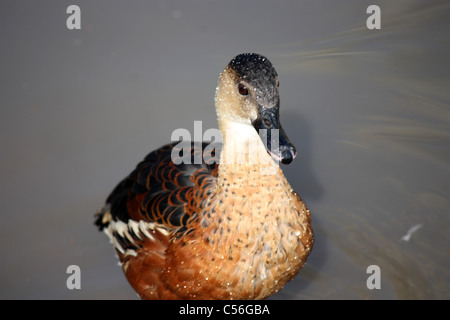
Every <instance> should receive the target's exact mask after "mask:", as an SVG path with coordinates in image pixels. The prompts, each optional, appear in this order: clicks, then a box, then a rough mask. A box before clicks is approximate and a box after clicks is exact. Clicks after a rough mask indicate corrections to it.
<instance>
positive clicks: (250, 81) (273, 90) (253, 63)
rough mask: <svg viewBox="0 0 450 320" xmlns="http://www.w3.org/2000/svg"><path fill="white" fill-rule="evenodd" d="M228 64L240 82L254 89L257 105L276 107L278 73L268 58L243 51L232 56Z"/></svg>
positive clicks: (277, 102) (277, 100)
mask: <svg viewBox="0 0 450 320" xmlns="http://www.w3.org/2000/svg"><path fill="white" fill-rule="evenodd" d="M229 66H230V68H231V69H233V70H234V71H235V72H236V74H237V75H238V76H239V78H241V81H242V82H244V83H246V84H247V85H250V86H251V87H252V88H253V89H254V91H255V98H256V100H257V102H258V104H259V105H261V106H265V107H276V106H277V105H278V104H279V102H280V100H279V95H278V74H277V72H276V71H275V68H274V67H273V66H272V63H271V62H270V61H269V59H267V58H266V57H264V56H262V55H260V54H256V53H243V54H240V55H238V56H236V57H234V58H233V60H231V61H230V63H229ZM278 107H279V106H278Z"/></svg>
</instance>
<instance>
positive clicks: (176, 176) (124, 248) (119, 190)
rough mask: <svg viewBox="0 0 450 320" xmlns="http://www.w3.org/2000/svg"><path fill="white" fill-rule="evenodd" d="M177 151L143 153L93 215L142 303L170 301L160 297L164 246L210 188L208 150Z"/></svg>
mask: <svg viewBox="0 0 450 320" xmlns="http://www.w3.org/2000/svg"><path fill="white" fill-rule="evenodd" d="M181 146H182V144H180V143H172V144H168V145H165V146H163V147H161V148H159V149H157V150H155V151H153V152H151V153H150V154H148V155H147V156H146V157H145V159H144V160H143V161H142V162H140V163H139V164H138V165H137V167H136V169H135V170H134V171H133V172H131V174H130V175H129V176H128V177H126V178H125V179H124V180H122V181H121V182H120V183H119V184H118V185H117V186H116V188H115V189H114V190H113V191H112V193H111V194H110V195H109V197H108V198H107V200H106V205H105V206H104V207H103V208H102V209H101V210H100V211H99V212H98V213H97V219H96V222H95V224H96V225H97V226H98V227H99V229H100V230H103V231H105V233H106V234H107V235H108V237H109V238H110V239H111V241H112V243H113V245H114V247H115V249H116V252H117V254H118V256H119V259H120V262H121V264H122V268H123V271H124V273H125V275H126V277H127V279H128V281H129V282H130V284H131V285H132V286H133V288H134V289H135V290H136V291H137V292H138V293H139V295H140V296H141V297H142V298H150V299H152V298H153V299H158V298H159V299H161V298H171V297H170V294H169V293H167V292H166V293H165V294H164V296H161V295H162V292H161V288H163V287H164V285H163V284H162V283H161V273H162V272H163V270H164V268H165V265H166V250H167V247H168V245H169V243H170V242H171V241H173V240H176V239H177V238H180V237H182V236H183V234H185V233H186V232H187V228H186V226H187V224H188V223H189V222H190V221H191V220H192V219H196V217H197V213H198V212H200V211H202V208H203V206H204V205H205V203H206V202H207V200H208V198H209V196H210V194H211V193H212V192H213V190H214V189H215V185H216V180H217V166H218V164H217V162H218V161H217V158H216V157H215V149H212V152H211V146H212V145H210V144H205V143H203V144H201V143H200V144H198V143H192V144H189V146H188V147H187V146H186V144H184V146H185V147H187V148H186V149H185V150H182V149H181ZM205 148H208V149H207V150H208V155H209V157H207V158H206V161H205V159H204V158H203V152H204V150H205ZM186 152H188V153H187V154H186ZM180 162H181V163H180ZM158 288H159V289H158ZM158 291H159V293H158ZM167 294H169V296H167ZM175 297H176V296H173V297H172V298H175Z"/></svg>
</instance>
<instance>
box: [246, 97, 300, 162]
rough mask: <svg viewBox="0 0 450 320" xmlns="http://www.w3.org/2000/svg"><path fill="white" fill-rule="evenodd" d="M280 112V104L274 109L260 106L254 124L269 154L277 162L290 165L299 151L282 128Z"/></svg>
mask: <svg viewBox="0 0 450 320" xmlns="http://www.w3.org/2000/svg"><path fill="white" fill-rule="evenodd" d="M279 110H280V109H279V105H278V104H277V105H276V106H274V107H272V108H266V107H263V106H258V118H257V119H256V120H255V121H253V122H252V124H253V127H254V128H255V129H256V131H258V132H259V135H260V137H261V139H262V141H263V143H264V144H265V146H266V149H267V152H268V153H269V154H270V155H271V156H272V157H273V158H274V159H275V160H277V161H281V163H283V164H289V163H291V162H292V160H293V159H294V158H295V157H296V156H297V150H296V149H295V147H294V145H293V144H292V143H291V142H290V141H289V138H288V137H287V135H286V133H285V132H284V130H283V128H282V127H281V124H280V116H279V115H280V113H279ZM262 129H265V130H262Z"/></svg>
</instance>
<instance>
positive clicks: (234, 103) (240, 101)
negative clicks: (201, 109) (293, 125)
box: [215, 53, 297, 164]
mask: <svg viewBox="0 0 450 320" xmlns="http://www.w3.org/2000/svg"><path fill="white" fill-rule="evenodd" d="M278 85H279V82H278V74H277V72H276V71H275V68H274V67H273V66H272V63H270V61H269V60H268V59H267V58H266V57H264V56H262V55H259V54H256V53H243V54H240V55H238V56H236V57H234V58H233V59H232V60H231V61H230V63H229V64H228V65H227V66H226V68H225V69H224V70H223V72H222V73H221V75H220V78H219V83H218V86H217V89H216V97H215V100H216V110H217V115H218V122H219V127H220V129H221V130H222V133H224V131H225V130H226V127H229V126H230V123H232V124H243V125H244V126H239V125H238V126H233V128H243V129H242V131H243V132H241V133H239V132H236V134H238V135H239V134H241V135H242V138H243V139H244V138H245V137H244V135H245V134H246V133H245V131H246V130H247V128H248V127H250V126H251V127H253V128H254V130H256V132H257V133H259V130H260V129H266V130H267V136H265V137H267V141H265V142H266V143H265V146H266V149H267V151H268V152H269V154H270V155H271V156H272V157H273V158H274V159H276V160H277V161H281V162H282V163H284V164H288V163H290V162H291V161H292V160H293V159H294V158H295V156H296V155H297V152H296V150H295V147H294V145H293V144H292V143H291V142H290V141H289V139H288V137H287V135H286V133H285V132H284V130H283V128H282V127H281V124H280V97H279V94H278ZM245 125H247V126H245ZM273 129H276V130H278V134H279V143H278V147H276V144H274V143H272V133H274V132H275V131H271V130H273ZM234 130H236V129H234ZM237 130H240V129H237ZM251 130H253V129H251Z"/></svg>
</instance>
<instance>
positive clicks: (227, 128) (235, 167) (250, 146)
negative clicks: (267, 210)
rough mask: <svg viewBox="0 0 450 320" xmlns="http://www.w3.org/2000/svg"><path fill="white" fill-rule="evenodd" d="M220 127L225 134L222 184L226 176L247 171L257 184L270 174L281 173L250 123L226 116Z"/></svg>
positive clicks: (220, 180) (238, 174)
mask: <svg viewBox="0 0 450 320" xmlns="http://www.w3.org/2000/svg"><path fill="white" fill-rule="evenodd" d="M219 127H220V130H221V131H222V135H223V148H222V153H221V155H220V166H219V172H218V173H219V177H218V178H219V181H218V182H219V184H220V183H221V182H222V181H223V179H232V178H233V177H235V176H240V175H242V174H248V175H249V176H248V178H249V179H252V180H253V181H252V182H254V183H261V181H260V180H261V179H263V180H267V178H268V177H267V176H270V175H274V174H280V173H281V170H280V169H279V166H278V164H277V163H276V162H275V161H274V160H273V158H272V157H271V156H270V155H269V154H268V153H267V150H266V147H265V145H264V143H263V141H262V140H261V138H260V136H259V134H258V132H257V131H256V130H255V129H254V128H253V126H252V125H251V124H250V123H248V124H247V123H242V122H236V121H232V120H227V119H223V120H222V121H220V123H219ZM249 182H251V181H249Z"/></svg>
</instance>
